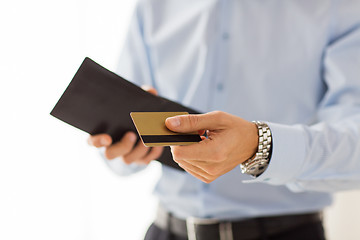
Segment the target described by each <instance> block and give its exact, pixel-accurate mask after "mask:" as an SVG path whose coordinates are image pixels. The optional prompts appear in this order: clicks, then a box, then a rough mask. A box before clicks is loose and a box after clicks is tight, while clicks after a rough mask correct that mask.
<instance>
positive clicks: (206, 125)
mask: <svg viewBox="0 0 360 240" xmlns="http://www.w3.org/2000/svg"><path fill="white" fill-rule="evenodd" d="M226 119H227V114H226V113H224V112H219V111H216V112H210V113H205V114H189V115H180V116H175V117H169V118H167V119H166V120H165V124H166V127H167V128H168V129H170V130H172V131H174V132H184V133H188V132H193V131H199V130H205V129H210V130H216V129H219V128H220V127H222V126H223V125H224V122H225V121H226Z"/></svg>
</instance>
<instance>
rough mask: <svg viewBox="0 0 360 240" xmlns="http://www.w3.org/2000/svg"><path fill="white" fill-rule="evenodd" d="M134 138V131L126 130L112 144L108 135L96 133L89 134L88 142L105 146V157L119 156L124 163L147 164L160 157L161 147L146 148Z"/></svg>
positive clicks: (95, 145)
mask: <svg viewBox="0 0 360 240" xmlns="http://www.w3.org/2000/svg"><path fill="white" fill-rule="evenodd" d="M136 139H137V137H136V134H135V133H134V132H127V133H126V134H125V135H124V136H123V138H122V139H121V140H120V141H119V142H116V143H114V144H112V139H111V136H110V135H108V134H98V135H93V136H90V137H89V138H88V143H89V145H91V146H94V147H97V148H101V147H105V157H106V158H107V159H109V160H111V159H114V158H117V157H120V158H122V160H123V161H124V162H125V163H126V164H131V163H137V164H149V163H150V162H151V161H152V160H154V159H157V158H158V157H160V155H161V153H162V151H163V147H153V148H148V147H145V146H144V145H143V143H142V142H141V141H139V142H138V143H137V144H136ZM135 144H136V146H135Z"/></svg>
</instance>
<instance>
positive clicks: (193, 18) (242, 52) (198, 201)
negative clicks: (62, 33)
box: [89, 0, 360, 240]
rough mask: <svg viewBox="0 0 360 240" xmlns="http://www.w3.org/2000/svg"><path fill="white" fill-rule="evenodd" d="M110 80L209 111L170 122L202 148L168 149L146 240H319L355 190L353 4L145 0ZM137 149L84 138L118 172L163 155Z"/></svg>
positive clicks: (358, 176)
mask: <svg viewBox="0 0 360 240" xmlns="http://www.w3.org/2000/svg"><path fill="white" fill-rule="evenodd" d="M119 73H120V74H121V75H123V76H124V77H126V78H128V79H131V80H132V81H134V82H135V83H137V84H139V85H148V86H152V87H153V88H149V91H150V92H153V93H154V94H156V91H157V93H158V94H159V95H161V96H164V97H167V98H169V99H172V100H176V101H178V102H180V103H182V104H184V105H187V106H190V107H192V108H194V109H197V110H199V111H201V112H204V113H205V114H201V115H190V116H180V117H175V118H169V119H167V120H166V126H167V127H168V128H169V129H171V130H173V131H177V132H189V131H199V133H200V134H203V133H204V131H206V133H207V137H206V138H205V137H203V140H202V141H201V142H200V143H198V144H193V145H190V146H176V147H172V154H173V158H174V161H176V162H177V163H178V164H179V165H180V166H181V167H182V168H184V169H185V170H186V172H181V171H177V170H173V169H170V168H168V167H166V166H163V172H162V176H161V178H160V180H159V182H158V184H157V186H156V189H155V193H156V194H157V195H158V197H159V202H160V207H159V213H158V216H157V219H156V220H155V223H154V224H153V225H152V226H151V227H150V229H149V231H148V233H147V236H146V239H187V238H189V239H207V240H211V239H324V232H323V229H322V222H321V211H322V209H323V208H324V207H326V206H328V205H330V204H331V201H332V200H331V193H332V192H335V191H340V190H346V189H354V188H357V187H359V183H360V140H359V139H360V1H355V0H354V1H330V0H317V1H313V0H312V1H310V0H309V1H307V0H306V1H304V0H290V1H260V0H252V1H238V0H198V1H193V0H192V1H190V0H183V1H177V0H168V1H161V0H149V1H140V2H139V4H138V6H137V8H136V12H135V15H134V18H133V21H132V24H131V27H130V32H129V36H128V40H127V42H126V45H125V48H124V53H123V55H122V58H121V61H120V64H119ZM214 110H220V111H214ZM252 120H261V121H260V122H256V123H253V122H251V121H252ZM135 141H136V135H135V133H127V134H126V135H125V136H124V138H123V139H122V140H121V141H120V142H117V143H112V140H111V138H110V136H108V135H104V134H100V135H97V136H91V137H90V138H89V142H90V144H92V145H94V146H96V147H105V148H106V149H105V156H106V158H108V159H113V160H108V163H109V165H110V166H111V167H112V168H113V169H114V170H116V171H117V172H118V173H119V174H127V173H130V172H135V171H138V170H140V169H142V168H144V167H143V166H142V164H147V163H149V162H150V161H151V160H153V159H156V158H157V157H159V156H160V154H161V152H162V148H152V149H150V150H149V149H148V148H145V147H144V146H143V145H142V143H138V144H137V145H135ZM264 149H265V150H264ZM124 163H126V164H124ZM127 164H129V165H127ZM240 167H241V168H242V170H241V169H240ZM242 172H244V173H242Z"/></svg>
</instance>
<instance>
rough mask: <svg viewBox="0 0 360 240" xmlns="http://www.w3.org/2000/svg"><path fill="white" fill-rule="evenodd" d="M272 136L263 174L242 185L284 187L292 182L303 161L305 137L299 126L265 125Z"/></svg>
mask: <svg viewBox="0 0 360 240" xmlns="http://www.w3.org/2000/svg"><path fill="white" fill-rule="evenodd" d="M267 124H268V126H269V128H270V130H271V135H272V155H271V160H270V164H269V165H268V167H267V169H266V170H265V172H263V173H262V174H261V175H260V176H258V177H257V178H255V179H252V180H246V181H243V182H244V183H258V182H265V183H268V184H272V185H286V184H289V183H292V182H294V179H295V177H296V176H297V174H298V173H299V172H300V171H301V168H302V166H303V163H304V159H305V136H304V130H303V128H302V127H301V126H300V125H292V126H288V125H282V124H276V123H267Z"/></svg>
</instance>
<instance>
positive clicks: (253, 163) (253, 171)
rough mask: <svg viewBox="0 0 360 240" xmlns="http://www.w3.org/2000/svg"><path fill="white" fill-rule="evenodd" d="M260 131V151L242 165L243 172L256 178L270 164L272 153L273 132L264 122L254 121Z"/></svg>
mask: <svg viewBox="0 0 360 240" xmlns="http://www.w3.org/2000/svg"><path fill="white" fill-rule="evenodd" d="M253 123H255V124H256V126H257V127H258V131H259V145H258V150H257V152H256V153H255V155H254V156H253V157H251V158H250V159H248V160H246V161H245V162H243V163H242V164H240V168H241V172H242V173H246V174H249V175H252V176H254V177H257V176H259V175H260V174H262V173H263V172H264V171H265V170H266V168H267V166H268V165H269V162H270V152H271V142H272V137H271V131H270V128H269V126H268V125H267V124H266V123H264V122H259V121H253Z"/></svg>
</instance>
